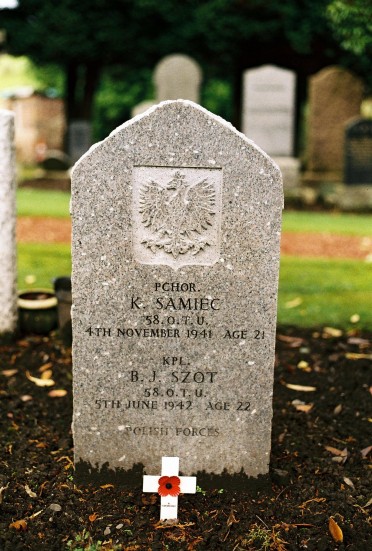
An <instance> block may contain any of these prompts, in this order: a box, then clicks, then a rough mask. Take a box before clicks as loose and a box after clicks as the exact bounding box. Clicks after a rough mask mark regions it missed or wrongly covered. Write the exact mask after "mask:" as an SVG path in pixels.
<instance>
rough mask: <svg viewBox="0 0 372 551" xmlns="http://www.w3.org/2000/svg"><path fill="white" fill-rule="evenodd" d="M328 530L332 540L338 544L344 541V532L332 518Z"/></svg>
mask: <svg viewBox="0 0 372 551" xmlns="http://www.w3.org/2000/svg"><path fill="white" fill-rule="evenodd" d="M328 528H329V531H330V534H331V536H332V538H333V539H334V541H335V542H336V543H339V542H342V541H344V535H343V533H342V530H341V528H340V527H339V525H338V524H337V522H336V521H335V520H333V518H332V517H331V518H330V519H329V523H328Z"/></svg>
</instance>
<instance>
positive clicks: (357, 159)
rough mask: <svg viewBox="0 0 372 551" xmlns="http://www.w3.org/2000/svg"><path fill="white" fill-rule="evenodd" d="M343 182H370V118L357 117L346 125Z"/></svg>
mask: <svg viewBox="0 0 372 551" xmlns="http://www.w3.org/2000/svg"><path fill="white" fill-rule="evenodd" d="M344 182H345V184H357V185H358V184H372V120H371V119H357V120H354V121H352V122H350V123H349V124H348V125H347V126H346V135H345V176H344Z"/></svg>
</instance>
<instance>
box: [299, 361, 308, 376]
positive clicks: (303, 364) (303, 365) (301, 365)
mask: <svg viewBox="0 0 372 551" xmlns="http://www.w3.org/2000/svg"><path fill="white" fill-rule="evenodd" d="M297 367H298V369H302V370H303V371H306V372H307V373H309V372H310V371H311V367H310V366H309V364H308V363H307V362H305V360H301V361H300V362H298V364H297Z"/></svg>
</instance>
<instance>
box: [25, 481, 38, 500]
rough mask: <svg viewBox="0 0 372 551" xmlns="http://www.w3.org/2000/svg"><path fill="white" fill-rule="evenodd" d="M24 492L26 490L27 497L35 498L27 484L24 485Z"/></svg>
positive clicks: (35, 495)
mask: <svg viewBox="0 0 372 551" xmlns="http://www.w3.org/2000/svg"><path fill="white" fill-rule="evenodd" d="M25 490H26V493H27V495H29V496H30V497H37V494H35V492H33V491H32V490H31V488H30V486H29V485H28V484H26V486H25Z"/></svg>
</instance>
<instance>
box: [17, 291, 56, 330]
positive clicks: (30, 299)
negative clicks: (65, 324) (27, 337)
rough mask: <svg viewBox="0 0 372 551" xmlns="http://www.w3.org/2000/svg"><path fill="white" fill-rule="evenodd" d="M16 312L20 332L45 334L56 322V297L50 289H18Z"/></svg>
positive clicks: (54, 326) (53, 327)
mask: <svg viewBox="0 0 372 551" xmlns="http://www.w3.org/2000/svg"><path fill="white" fill-rule="evenodd" d="M18 313H19V327H20V330H21V332H22V333H38V334H40V335H47V334H48V333H49V332H50V331H52V330H53V329H55V328H56V327H57V324H58V317H57V298H56V296H55V294H54V292H53V291H52V290H50V289H30V290H28V291H19V293H18Z"/></svg>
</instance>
